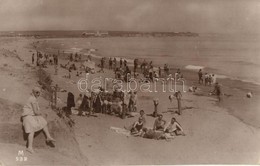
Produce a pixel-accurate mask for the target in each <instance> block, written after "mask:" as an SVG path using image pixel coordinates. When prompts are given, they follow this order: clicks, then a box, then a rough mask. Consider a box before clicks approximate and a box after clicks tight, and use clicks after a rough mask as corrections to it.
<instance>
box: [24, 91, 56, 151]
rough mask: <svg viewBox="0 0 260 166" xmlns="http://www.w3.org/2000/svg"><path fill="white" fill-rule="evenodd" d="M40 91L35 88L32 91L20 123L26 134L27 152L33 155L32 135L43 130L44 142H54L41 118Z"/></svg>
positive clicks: (45, 122)
mask: <svg viewBox="0 0 260 166" xmlns="http://www.w3.org/2000/svg"><path fill="white" fill-rule="evenodd" d="M40 92H41V89H40V88H39V87H35V88H34V89H33V90H32V94H31V96H30V97H29V99H28V100H27V103H26V104H25V105H24V107H23V113H22V121H23V127H24V130H25V133H26V134H28V138H27V141H28V147H27V151H29V152H30V153H34V150H33V138H34V133H35V132H37V131H40V130H42V129H43V131H44V133H45V134H46V136H47V139H46V142H47V143H50V142H54V141H55V140H54V139H53V138H52V137H51V136H50V133H49V130H48V126H47V121H46V120H45V119H44V118H43V116H42V113H41V112H40V108H39V104H38V100H37V99H38V97H39V96H40Z"/></svg>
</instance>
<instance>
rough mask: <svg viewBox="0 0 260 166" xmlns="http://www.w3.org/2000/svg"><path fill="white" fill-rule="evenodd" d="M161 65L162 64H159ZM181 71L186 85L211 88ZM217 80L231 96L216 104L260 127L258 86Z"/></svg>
mask: <svg viewBox="0 0 260 166" xmlns="http://www.w3.org/2000/svg"><path fill="white" fill-rule="evenodd" d="M45 40H46V39H45ZM51 40H52V39H51ZM38 50H41V51H43V52H45V49H38ZM49 51H50V50H47V52H49ZM57 52H58V50H53V53H57ZM61 52H62V51H61ZM78 53H83V58H84V55H86V53H84V52H78ZM68 55H69V53H67V54H65V55H64V56H63V55H61V56H60V57H59V58H60V59H63V60H67V56H68ZM101 57H107V56H105V55H103V56H102V55H100V54H98V55H95V56H92V59H93V61H94V62H95V63H96V65H98V64H100V58H101ZM107 58H108V57H107ZM119 59H120V57H117V60H119ZM132 61H133V59H132ZM107 63H108V59H107V60H106V63H105V68H108V64H107ZM128 64H129V63H128ZM169 65H170V67H171V70H170V72H171V73H174V72H176V71H177V69H178V68H179V66H177V67H173V65H171V64H170V63H169ZM129 66H130V68H131V69H132V66H133V65H129ZM161 66H163V64H161ZM155 67H158V63H156V62H155ZM97 68H98V67H97ZM206 69H207V68H205V69H204V70H206ZM181 71H182V73H183V74H184V78H187V87H190V86H197V87H199V88H201V89H202V90H203V91H205V90H206V91H207V92H209V91H212V90H213V86H207V87H205V86H203V85H199V84H198V83H197V81H198V76H197V72H196V71H194V70H189V69H186V68H185V66H183V67H182V68H181ZM217 81H218V82H220V84H221V85H222V87H223V92H224V93H225V94H227V95H229V96H231V97H223V99H224V100H225V102H222V103H221V104H218V105H219V106H220V107H222V108H226V109H228V110H229V111H228V112H229V113H230V114H231V115H233V116H235V117H236V118H238V119H240V120H242V121H243V122H244V123H246V124H249V125H251V126H253V127H256V128H260V120H258V119H257V115H258V108H260V105H258V101H259V100H260V86H259V85H256V84H253V83H248V82H243V81H240V80H232V79H231V78H219V79H217ZM248 92H253V94H254V97H253V98H251V99H247V98H246V94H247V93H248ZM203 95H204V96H208V97H210V98H214V96H209V95H208V93H204V94H203ZM252 101H253V102H252ZM245 105H247V106H248V108H247V107H245ZM248 109H251V111H246V110H248Z"/></svg>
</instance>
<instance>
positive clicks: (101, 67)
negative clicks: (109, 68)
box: [100, 58, 105, 73]
mask: <svg viewBox="0 0 260 166" xmlns="http://www.w3.org/2000/svg"><path fill="white" fill-rule="evenodd" d="M104 64H105V58H101V62H100V72H102V73H104Z"/></svg>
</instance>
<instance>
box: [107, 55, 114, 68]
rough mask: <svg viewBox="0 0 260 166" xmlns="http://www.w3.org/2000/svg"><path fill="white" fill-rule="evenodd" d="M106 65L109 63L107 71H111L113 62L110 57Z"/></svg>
mask: <svg viewBox="0 0 260 166" xmlns="http://www.w3.org/2000/svg"><path fill="white" fill-rule="evenodd" d="M108 63H109V69H110V70H111V69H112V64H113V61H112V58H111V57H109V61H108Z"/></svg>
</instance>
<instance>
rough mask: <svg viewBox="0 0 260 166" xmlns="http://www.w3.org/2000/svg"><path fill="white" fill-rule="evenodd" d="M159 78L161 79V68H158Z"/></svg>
mask: <svg viewBox="0 0 260 166" xmlns="http://www.w3.org/2000/svg"><path fill="white" fill-rule="evenodd" d="M158 70H159V78H161V77H162V69H161V67H159V69H158Z"/></svg>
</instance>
